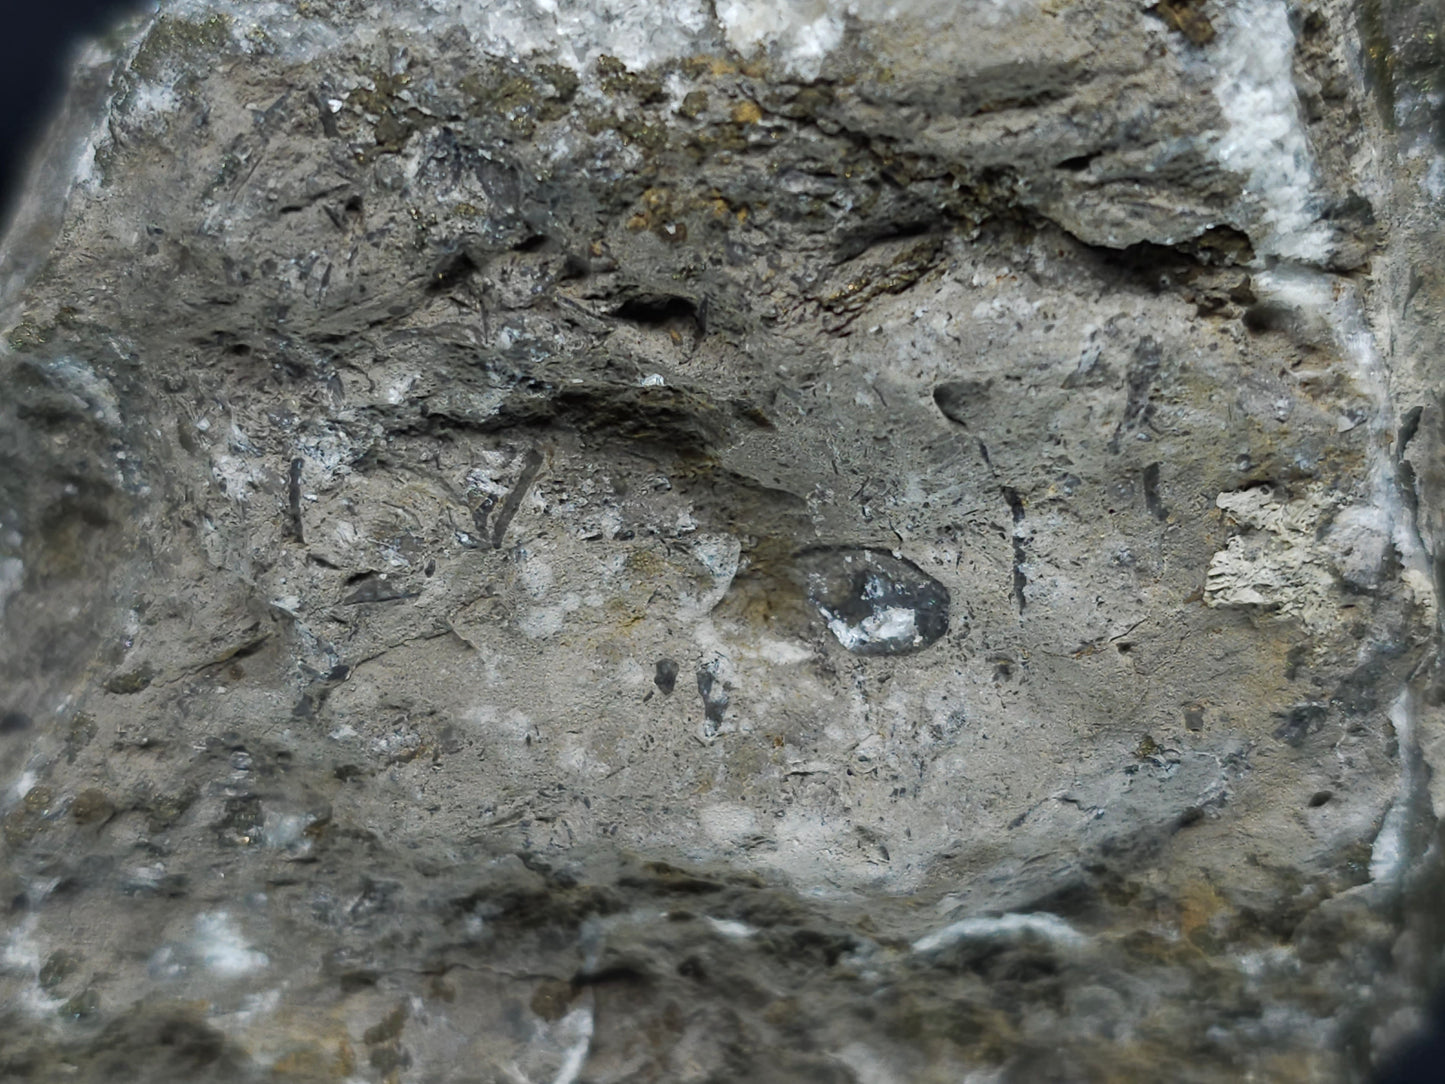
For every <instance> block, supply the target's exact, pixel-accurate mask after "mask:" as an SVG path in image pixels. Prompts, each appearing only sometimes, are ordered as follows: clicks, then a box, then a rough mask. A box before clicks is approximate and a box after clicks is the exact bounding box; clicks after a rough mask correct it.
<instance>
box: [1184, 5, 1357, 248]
mask: <svg viewBox="0 0 1445 1084" xmlns="http://www.w3.org/2000/svg"><path fill="white" fill-rule="evenodd" d="M1215 25H1216V27H1217V28H1218V29H1219V36H1218V38H1217V39H1216V41H1215V43H1214V45H1213V47H1212V49H1211V52H1212V54H1213V56H1212V59H1213V60H1214V62H1215V65H1216V68H1217V70H1218V73H1219V74H1218V79H1217V81H1216V82H1215V85H1214V96H1215V98H1216V99H1217V100H1218V101H1219V107H1220V110H1221V111H1222V112H1223V114H1224V117H1225V120H1226V121H1227V122H1228V124H1229V127H1228V130H1227V131H1226V132H1225V133H1224V135H1223V136H1222V137H1221V138H1220V139H1219V140H1218V141H1217V142H1216V143H1215V144H1214V146H1213V147H1212V148H1211V149H1212V151H1213V153H1214V156H1215V158H1217V159H1218V160H1219V162H1220V164H1222V165H1223V166H1225V167H1226V168H1227V169H1230V170H1232V171H1233V172H1235V173H1239V174H1242V175H1243V177H1244V179H1245V196H1246V198H1247V199H1248V200H1249V201H1250V202H1251V203H1253V204H1254V206H1255V208H1256V210H1257V212H1258V214H1259V216H1260V219H1261V221H1262V224H1263V225H1264V226H1265V228H1266V229H1267V230H1268V233H1267V234H1266V235H1265V236H1264V237H1263V239H1262V242H1263V243H1262V244H1261V245H1260V255H1267V256H1283V257H1285V258H1287V259H1293V260H1300V261H1304V262H1309V263H1318V262H1320V261H1321V260H1323V259H1324V258H1325V256H1326V255H1327V250H1328V245H1329V231H1328V230H1327V229H1326V228H1325V227H1324V226H1323V225H1321V224H1320V223H1319V222H1318V221H1317V218H1316V214H1315V210H1314V208H1315V203H1316V201H1315V166H1314V156H1313V154H1312V153H1311V151H1310V146H1309V140H1308V138H1307V136H1306V135H1305V128H1304V124H1303V122H1302V120H1301V117H1300V107H1299V99H1298V96H1297V95H1296V93H1295V85H1294V34H1293V33H1292V32H1291V31H1290V27H1289V18H1288V9H1287V7H1286V4H1285V2H1284V0H1238V2H1237V3H1234V4H1231V5H1228V6H1226V7H1225V9H1224V17H1223V18H1222V19H1219V20H1217V21H1216V23H1215Z"/></svg>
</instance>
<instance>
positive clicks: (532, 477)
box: [492, 448, 543, 550]
mask: <svg viewBox="0 0 1445 1084" xmlns="http://www.w3.org/2000/svg"><path fill="white" fill-rule="evenodd" d="M542 462H543V460H542V453H541V452H539V451H537V449H535V448H532V449H529V450H528V452H527V459H526V463H525V465H524V466H523V467H522V474H521V476H520V477H519V478H518V479H517V484H516V485H514V486H513V487H512V492H510V493H508V494H507V497H506V500H504V501H502V507H501V509H499V510H498V512H497V520H496V523H495V524H493V526H492V549H495V550H499V549H501V548H502V538H503V537H504V536H505V535H506V533H507V528H508V527H509V526H510V525H511V522H512V517H513V516H515V515H516V514H517V509H519V508H521V507H522V498H523V497H525V496H526V495H527V490H528V489H530V488H531V486H532V483H533V482H534V481H536V480H537V475H538V474H539V473H541V470H542Z"/></svg>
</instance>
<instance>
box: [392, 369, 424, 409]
mask: <svg viewBox="0 0 1445 1084" xmlns="http://www.w3.org/2000/svg"><path fill="white" fill-rule="evenodd" d="M419 376H420V374H418V373H404V374H403V375H401V376H398V377H396V378H395V379H393V380H392V381H391V383H390V384H388V385H387V388H386V401H387V402H388V403H390V404H391V405H392V406H397V405H398V404H400V403H402V402H404V401H405V400H406V394H407V392H409V391H411V388H412V385H413V384H415V383H416V382H417V380H418V379H419Z"/></svg>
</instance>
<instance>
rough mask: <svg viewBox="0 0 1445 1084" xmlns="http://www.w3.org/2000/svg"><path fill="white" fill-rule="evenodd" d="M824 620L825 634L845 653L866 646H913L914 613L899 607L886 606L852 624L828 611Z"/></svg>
mask: <svg viewBox="0 0 1445 1084" xmlns="http://www.w3.org/2000/svg"><path fill="white" fill-rule="evenodd" d="M823 616H824V617H825V618H826V619H827V621H828V631H829V632H831V633H832V634H833V635H834V636H835V637H836V638H837V640H838V642H839V643H840V644H842V645H843V646H844V647H846V648H847V649H848V650H849V651H856V650H858V648H860V647H863V646H865V645H867V644H879V643H886V644H908V645H914V644H917V643H918V642H919V641H920V640H921V639H922V638H921V637H920V636H919V635H918V611H916V610H912V609H908V608H906V607H902V606H889V607H886V608H885V609H881V610H874V611H873V612H872V613H871V614H869V615H868V616H867V617H865V618H864V619H863V620H862V621H860V622H859V623H858V624H856V625H850V624H848V622H846V621H844V620H843V619H842V618H841V617H838V616H836V615H835V614H833V613H832V612H831V611H829V610H823Z"/></svg>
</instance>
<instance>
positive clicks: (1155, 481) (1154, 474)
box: [1144, 463, 1169, 520]
mask: <svg viewBox="0 0 1445 1084" xmlns="http://www.w3.org/2000/svg"><path fill="white" fill-rule="evenodd" d="M1144 504H1145V506H1146V507H1147V508H1148V509H1149V514H1150V515H1151V516H1153V517H1154V518H1155V519H1161V520H1162V519H1168V518H1169V510H1168V509H1167V508H1165V507H1164V502H1163V501H1161V500H1160V499H1159V464H1158V463H1150V464H1149V465H1148V466H1147V467H1145V468H1144Z"/></svg>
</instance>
